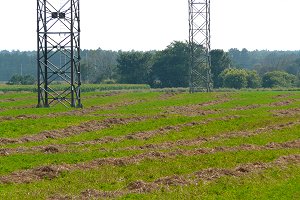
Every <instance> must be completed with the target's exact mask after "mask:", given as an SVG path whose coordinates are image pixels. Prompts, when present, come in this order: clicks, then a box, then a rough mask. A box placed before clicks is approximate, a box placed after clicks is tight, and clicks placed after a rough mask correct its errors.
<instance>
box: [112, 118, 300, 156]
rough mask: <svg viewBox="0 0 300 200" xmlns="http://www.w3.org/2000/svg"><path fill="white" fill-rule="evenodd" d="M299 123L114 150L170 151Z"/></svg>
mask: <svg viewBox="0 0 300 200" xmlns="http://www.w3.org/2000/svg"><path fill="white" fill-rule="evenodd" d="M299 124H300V120H299V121H295V122H288V123H285V124H278V125H270V126H267V127H263V128H258V129H256V130H253V131H239V132H231V133H224V134H221V135H215V136H210V137H198V138H196V139H190V140H178V141H174V142H164V143H160V144H149V145H144V146H132V147H125V148H118V149H115V150H117V151H120V150H146V149H147V150H163V149H170V148H175V147H179V146H194V145H200V144H203V143H206V142H214V141H219V140H222V139H231V138H236V137H252V136H256V135H260V134H263V133H267V132H270V131H278V130H283V129H287V128H291V127H293V126H296V125H299Z"/></svg>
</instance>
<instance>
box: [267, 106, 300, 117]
mask: <svg viewBox="0 0 300 200" xmlns="http://www.w3.org/2000/svg"><path fill="white" fill-rule="evenodd" d="M272 113H273V115H274V116H276V117H285V116H297V115H300V108H290V109H286V110H275V111H272Z"/></svg>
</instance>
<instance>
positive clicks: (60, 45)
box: [37, 0, 82, 107]
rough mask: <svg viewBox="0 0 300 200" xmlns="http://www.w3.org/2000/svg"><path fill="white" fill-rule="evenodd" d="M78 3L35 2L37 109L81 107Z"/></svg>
mask: <svg viewBox="0 0 300 200" xmlns="http://www.w3.org/2000/svg"><path fill="white" fill-rule="evenodd" d="M80 60H81V57H80V4H79V0H37V82H38V104H37V107H49V106H54V105H56V104H63V105H64V106H66V107H82V104H81V97H80V96H81V93H80V86H81V74H80Z"/></svg>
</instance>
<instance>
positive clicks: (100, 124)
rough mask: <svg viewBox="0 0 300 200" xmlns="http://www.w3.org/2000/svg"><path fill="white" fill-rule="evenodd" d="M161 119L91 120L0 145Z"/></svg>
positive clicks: (7, 141)
mask: <svg viewBox="0 0 300 200" xmlns="http://www.w3.org/2000/svg"><path fill="white" fill-rule="evenodd" d="M161 117H164V116H163V115H162V116H154V117H147V116H143V117H132V118H110V119H105V120H103V121H95V120H93V121H89V122H84V123H82V124H80V125H78V126H70V127H67V128H64V129H59V130H52V131H43V132H41V133H39V134H36V135H29V136H24V137H21V138H17V139H10V138H0V145H5V144H22V143H26V142H36V141H42V140H46V139H49V138H51V139H57V138H64V137H70V136H73V135H79V134H82V133H86V132H92V131H99V130H102V129H105V128H110V127H112V126H113V125H121V124H128V123H133V122H139V121H145V120H147V119H159V118H161Z"/></svg>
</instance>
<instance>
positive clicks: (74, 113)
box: [0, 100, 143, 122]
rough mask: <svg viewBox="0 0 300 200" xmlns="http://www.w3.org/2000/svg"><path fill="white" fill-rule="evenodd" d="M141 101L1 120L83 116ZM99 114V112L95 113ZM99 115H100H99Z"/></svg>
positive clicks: (5, 117)
mask: <svg viewBox="0 0 300 200" xmlns="http://www.w3.org/2000/svg"><path fill="white" fill-rule="evenodd" d="M141 102H143V101H142V100H141V101H134V100H131V101H125V102H119V103H112V104H107V105H102V106H91V107H88V108H83V109H76V110H71V111H67V112H58V113H50V114H46V115H18V116H15V117H12V116H0V122H1V121H11V120H17V119H19V120H26V119H40V118H45V117H49V118H54V117H63V116H82V115H88V114H91V113H93V112H97V111H100V110H112V109H116V108H119V107H122V106H129V105H134V104H137V103H141ZM95 115H97V114H95ZM97 116H98V115H97Z"/></svg>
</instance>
